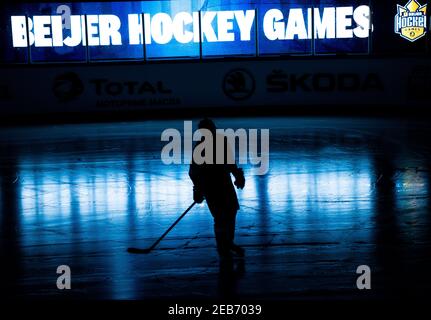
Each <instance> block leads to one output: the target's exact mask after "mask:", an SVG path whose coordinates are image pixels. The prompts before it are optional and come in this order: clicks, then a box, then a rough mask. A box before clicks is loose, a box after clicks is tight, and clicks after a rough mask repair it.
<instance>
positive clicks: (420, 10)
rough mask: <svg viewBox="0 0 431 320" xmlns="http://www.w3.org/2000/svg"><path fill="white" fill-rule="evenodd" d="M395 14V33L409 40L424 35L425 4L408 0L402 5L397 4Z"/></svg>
mask: <svg viewBox="0 0 431 320" xmlns="http://www.w3.org/2000/svg"><path fill="white" fill-rule="evenodd" d="M397 8H398V13H397V15H396V16H395V33H398V34H399V35H400V36H401V37H403V38H404V39H407V40H409V41H411V42H413V41H416V40H418V39H420V38H422V37H423V36H425V35H426V32H427V5H426V4H425V5H421V4H420V3H419V2H417V1H416V0H410V1H409V2H408V3H407V4H406V5H405V6H404V7H403V6H400V5H397Z"/></svg>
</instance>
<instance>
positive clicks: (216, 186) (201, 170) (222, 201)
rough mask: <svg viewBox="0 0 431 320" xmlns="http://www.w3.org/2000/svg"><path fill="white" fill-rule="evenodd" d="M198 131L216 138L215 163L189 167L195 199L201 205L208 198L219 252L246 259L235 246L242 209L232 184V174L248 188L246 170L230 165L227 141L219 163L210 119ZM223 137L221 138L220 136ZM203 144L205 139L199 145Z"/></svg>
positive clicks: (203, 121)
mask: <svg viewBox="0 0 431 320" xmlns="http://www.w3.org/2000/svg"><path fill="white" fill-rule="evenodd" d="M199 129H207V130H209V131H210V132H211V133H212V136H213V150H214V151H213V159H214V160H213V164H208V163H203V164H200V165H198V164H197V163H196V162H195V161H194V160H192V164H191V165H190V170H189V175H190V178H191V179H192V181H193V184H194V187H193V199H194V201H195V202H197V203H202V202H203V200H204V199H205V200H206V202H207V205H208V208H209V210H210V211H211V214H212V216H213V217H214V232H215V237H216V242H217V250H218V253H219V255H220V257H221V258H227V259H229V258H231V257H232V255H236V256H239V257H243V256H244V249H242V248H241V247H239V246H237V245H236V244H235V243H234V237H235V220H236V214H237V211H238V209H239V204H238V198H237V195H236V192H235V188H234V186H233V184H232V180H231V176H230V174H233V175H234V177H235V185H236V186H237V188H239V189H243V188H244V185H245V179H244V173H243V170H242V169H240V168H238V167H237V165H236V164H235V162H234V161H232V162H233V164H228V162H227V158H228V157H229V156H230V154H231V152H230V146H228V145H227V139H225V137H222V139H224V142H225V143H224V150H225V152H224V155H225V159H224V160H225V161H224V162H223V164H216V159H217V150H216V136H217V135H216V126H215V124H214V122H213V121H212V120H210V119H204V120H202V121H201V122H200V123H199ZM219 138H220V136H219ZM203 142H204V138H203V139H202V140H201V142H199V143H198V144H197V145H196V146H195V148H196V147H197V146H199V144H201V143H203Z"/></svg>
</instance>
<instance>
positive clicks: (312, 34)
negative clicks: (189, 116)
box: [0, 0, 371, 61]
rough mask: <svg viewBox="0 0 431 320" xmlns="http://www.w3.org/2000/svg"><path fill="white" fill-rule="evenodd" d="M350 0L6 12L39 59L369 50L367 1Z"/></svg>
mask: <svg viewBox="0 0 431 320" xmlns="http://www.w3.org/2000/svg"><path fill="white" fill-rule="evenodd" d="M350 2H351V4H349V5H346V1H341V0H326V1H297V0H293V1H282V0H279V1H274V0H262V1H253V3H251V2H250V1H240V0H236V1H229V2H226V1H221V0H218V1H211V0H172V1H135V2H101V3H97V2H83V3H71V4H70V5H67V4H28V5H21V6H19V5H17V7H16V8H14V9H13V10H9V12H8V13H7V14H8V16H7V17H6V21H8V22H9V23H8V25H7V26H6V30H7V31H8V33H7V35H6V42H7V43H8V48H10V50H19V49H22V48H27V47H29V46H30V51H31V55H32V60H35V61H50V60H54V61H55V60H65V58H64V57H65V56H67V57H68V58H67V59H73V58H74V59H77V60H80V59H85V57H84V55H85V54H86V50H88V51H89V53H88V54H89V56H90V59H144V58H146V59H163V58H189V57H190V58H193V57H200V56H202V57H212V56H214V57H217V56H231V55H244V56H255V55H279V54H313V53H335V52H347V53H368V37H369V31H370V29H371V26H370V7H369V5H368V1H365V0H363V1H361V0H352V1H350ZM350 2H349V3H350ZM226 3H228V4H226ZM0 37H1V36H0ZM312 42H313V43H314V44H315V45H314V46H313V45H312ZM86 47H88V49H85V48H86ZM21 52H22V51H21ZM67 59H66V60H67Z"/></svg>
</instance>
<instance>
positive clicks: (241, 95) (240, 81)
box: [223, 69, 256, 101]
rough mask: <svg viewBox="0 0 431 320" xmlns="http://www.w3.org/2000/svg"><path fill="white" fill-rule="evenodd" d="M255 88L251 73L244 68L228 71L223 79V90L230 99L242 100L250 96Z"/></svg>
mask: <svg viewBox="0 0 431 320" xmlns="http://www.w3.org/2000/svg"><path fill="white" fill-rule="evenodd" d="M255 89H256V82H255V80H254V77H253V75H252V74H251V73H250V72H249V71H247V70H245V69H234V70H231V71H229V72H228V73H227V74H226V75H225V77H224V79H223V92H224V94H225V95H226V96H227V97H229V98H230V99H232V100H235V101H242V100H247V99H248V98H250V97H251V96H252V95H253V93H254V90H255Z"/></svg>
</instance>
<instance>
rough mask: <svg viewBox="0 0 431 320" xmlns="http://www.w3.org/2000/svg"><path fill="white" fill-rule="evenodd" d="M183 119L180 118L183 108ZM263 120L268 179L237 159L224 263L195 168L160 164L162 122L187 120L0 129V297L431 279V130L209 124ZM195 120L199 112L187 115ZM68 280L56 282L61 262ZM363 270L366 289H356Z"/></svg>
mask: <svg viewBox="0 0 431 320" xmlns="http://www.w3.org/2000/svg"><path fill="white" fill-rule="evenodd" d="M186 120H188V119H186ZM215 120H216V123H217V125H218V126H219V127H222V128H234V129H236V128H245V129H251V128H269V129H270V167H269V172H268V174H267V175H265V176H256V175H253V174H252V170H251V169H252V168H251V166H250V165H246V166H244V169H245V174H246V179H247V181H246V187H245V189H244V190H242V191H238V197H239V202H240V206H241V209H240V211H239V212H238V219H237V235H236V242H237V243H238V244H240V245H242V246H244V248H245V249H246V255H247V256H246V259H245V261H244V262H239V261H237V262H235V263H234V264H233V265H220V264H219V260H218V256H217V252H216V248H215V239H214V236H213V228H212V217H211V215H210V213H209V211H208V209H207V207H206V206H205V204H203V205H199V206H195V208H193V210H191V211H190V213H189V214H188V215H187V216H186V217H185V218H184V219H183V220H182V221H181V222H180V223H179V225H178V226H177V227H176V228H175V229H174V230H173V231H172V232H171V233H170V234H169V235H168V236H167V238H166V239H165V240H163V241H162V242H161V243H160V246H159V247H158V248H156V250H155V251H154V252H153V253H151V254H148V255H131V254H128V253H127V252H126V249H127V248H128V247H132V246H133V247H141V248H145V247H148V246H150V245H151V244H152V243H153V242H154V241H155V240H156V239H157V238H158V237H159V236H160V235H161V234H162V233H163V232H164V231H165V230H166V228H167V227H169V225H170V224H171V223H172V222H174V221H175V219H176V218H177V217H178V216H179V215H180V214H181V213H182V212H183V211H184V210H185V209H186V208H187V207H188V206H189V205H190V204H191V203H192V201H193V199H192V184H191V181H190V179H189V177H188V165H186V164H185V165H169V166H167V165H164V164H163V163H162V162H161V159H160V152H161V149H162V147H163V146H164V145H165V144H166V143H164V142H161V141H160V135H161V132H162V131H163V130H165V129H167V128H178V129H181V130H182V126H183V122H182V121H180V120H175V121H146V122H134V123H102V124H69V125H49V126H39V127H9V128H2V129H0V241H1V242H0V248H1V272H2V280H1V287H2V296H3V297H5V298H9V299H22V298H26V299H32V298H36V299H45V298H50V299H70V298H73V299H148V298H202V299H211V298H225V297H237V298H238V297H239V298H257V299H269V300H271V299H384V298H389V299H392V298H413V299H417V298H425V297H426V296H429V292H430V290H431V271H430V270H431V250H430V249H431V210H430V206H431V200H430V192H431V182H430V178H431V173H430V167H431V142H430V140H429V139H430V137H431V134H430V133H431V128H430V127H429V124H428V123H427V122H420V121H412V120H408V121H407V120H405V121H402V120H378V119H356V120H355V119H351V118H350V119H347V118H316V119H312V118H304V119H302V118H262V119H238V118H233V119H215ZM195 124H196V121H195ZM60 265H68V266H69V267H70V268H71V271H72V290H69V291H60V290H58V289H57V287H56V281H57V277H58V276H59V275H58V274H57V273H56V270H57V267H58V266H60ZM360 265H368V266H369V267H370V268H371V271H372V290H365V291H360V290H358V289H357V288H356V279H357V278H358V276H359V275H358V274H356V269H357V267H358V266H360Z"/></svg>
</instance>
